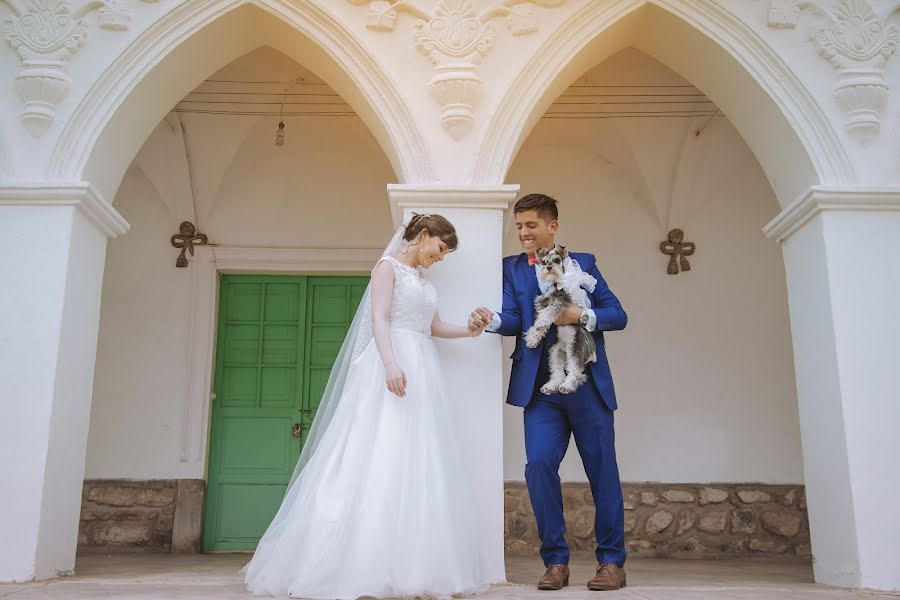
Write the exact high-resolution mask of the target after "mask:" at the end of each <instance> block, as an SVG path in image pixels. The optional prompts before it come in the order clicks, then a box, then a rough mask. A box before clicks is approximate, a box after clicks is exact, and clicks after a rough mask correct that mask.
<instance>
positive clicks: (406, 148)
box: [49, 0, 433, 199]
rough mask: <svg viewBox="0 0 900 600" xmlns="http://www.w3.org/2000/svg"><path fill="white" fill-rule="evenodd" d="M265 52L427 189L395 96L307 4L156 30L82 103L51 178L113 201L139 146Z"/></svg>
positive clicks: (185, 19)
mask: <svg viewBox="0 0 900 600" xmlns="http://www.w3.org/2000/svg"><path fill="white" fill-rule="evenodd" d="M263 45H268V46H272V47H273V48H276V49H278V50H279V51H281V52H282V53H284V54H286V55H287V56H290V57H291V58H293V59H294V60H296V61H297V62H298V63H301V64H303V65H304V66H305V67H307V68H309V69H310V70H312V71H313V72H315V73H316V74H317V75H318V76H319V77H321V78H322V79H323V80H324V81H326V82H327V83H328V84H329V85H330V86H331V87H332V88H333V89H334V90H335V91H336V92H337V93H338V94H340V95H341V96H342V97H343V98H344V100H346V101H347V102H348V103H349V104H350V105H351V106H352V107H353V109H354V111H355V112H356V113H357V115H359V117H360V118H361V119H362V121H363V122H364V123H365V124H366V126H367V127H368V128H369V129H370V131H371V132H372V134H373V136H374V137H375V138H376V140H377V141H378V143H379V145H380V146H381V148H382V149H383V150H384V152H385V154H386V155H387V157H388V160H389V161H390V163H391V165H392V167H393V169H394V172H395V174H396V176H397V179H398V180H399V181H400V182H432V181H433V176H432V171H431V166H430V164H429V159H428V153H427V151H426V147H425V144H424V143H423V142H422V140H421V139H420V137H419V134H418V131H417V130H416V128H415V126H414V123H413V119H412V116H411V115H410V114H409V112H408V110H407V107H406V104H405V103H404V102H403V100H402V98H401V96H400V94H399V93H398V92H397V90H396V88H395V87H394V86H393V84H392V83H391V81H390V79H389V78H388V77H387V76H386V75H385V74H384V73H383V72H382V70H381V69H380V68H379V66H378V64H377V63H376V62H375V61H374V60H373V59H372V57H371V56H370V55H369V54H368V53H367V52H366V51H365V49H364V48H363V47H362V45H361V44H360V43H359V42H358V40H357V39H356V38H355V37H354V36H353V35H352V34H351V33H350V32H349V31H348V30H347V29H346V28H344V27H343V26H342V25H341V24H340V23H339V22H337V21H336V20H335V19H334V18H333V17H331V16H330V15H328V14H327V13H326V12H325V11H323V10H322V9H321V8H320V7H318V6H316V5H315V3H314V2H312V1H311V0H251V1H248V0H212V1H208V2H201V3H195V2H185V3H181V4H178V5H177V6H175V7H174V8H173V9H172V10H171V11H170V12H169V13H167V14H166V15H165V16H163V17H162V18H160V19H158V20H157V21H155V22H154V23H153V24H152V25H150V27H149V28H148V29H147V30H146V31H144V32H143V33H142V34H141V35H140V36H139V37H138V38H137V39H136V40H135V41H134V42H133V43H132V44H130V45H129V46H128V47H127V48H126V49H125V51H124V52H122V53H121V54H120V55H119V56H117V57H116V59H115V61H114V62H113V63H112V64H111V65H110V67H109V68H107V69H106V71H105V72H104V73H103V74H102V75H101V76H100V77H99V78H98V80H97V81H96V83H95V84H94V85H93V86H92V88H91V90H90V91H89V92H88V93H87V94H85V96H84V97H83V98H82V100H81V102H80V103H79V105H78V107H77V108H76V110H75V111H74V113H73V115H72V118H71V119H69V121H68V122H67V123H66V125H65V128H64V130H63V132H62V134H61V136H60V138H59V142H58V143H57V145H56V147H55V148H54V151H53V154H52V157H51V161H50V165H49V175H50V177H51V178H58V179H72V180H88V181H92V182H93V183H94V184H95V185H96V187H97V188H98V189H99V190H100V192H101V193H102V194H103V195H104V196H105V197H106V198H109V199H111V198H112V197H114V195H115V190H116V189H117V188H118V185H119V183H120V182H121V179H122V176H123V175H124V172H125V169H126V168H127V167H128V164H129V163H130V162H131V160H132V159H133V157H134V156H135V154H136V153H137V151H138V150H139V149H140V147H141V145H142V144H143V142H144V140H145V139H146V138H147V136H148V135H149V134H150V132H151V131H152V130H153V128H154V127H155V126H156V125H157V124H158V123H159V121H160V120H161V119H162V118H163V116H164V115H165V114H166V113H167V112H168V111H169V110H170V109H171V108H172V106H174V105H175V103H176V102H177V101H178V100H180V99H181V98H182V97H184V96H185V95H186V94H187V93H188V92H190V91H191V90H192V89H194V87H196V85H198V84H199V83H200V82H201V81H203V80H204V79H205V78H206V77H208V76H209V75H210V74H211V73H214V72H216V71H217V70H218V69H220V68H222V67H224V66H225V65H227V64H228V63H230V62H231V61H233V60H235V59H237V58H238V57H240V56H242V55H244V54H246V53H247V52H250V51H251V50H253V49H255V48H258V47H259V46H263Z"/></svg>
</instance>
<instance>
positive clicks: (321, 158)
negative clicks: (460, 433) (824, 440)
mask: <svg viewBox="0 0 900 600" xmlns="http://www.w3.org/2000/svg"><path fill="white" fill-rule="evenodd" d="M279 56H280V55H278V54H277V53H271V52H269V51H265V52H263V51H261V52H259V53H257V54H256V55H255V56H251V57H248V58H247V59H246V60H243V61H238V62H237V63H235V65H233V66H232V67H231V70H230V71H228V72H227V73H224V74H219V75H217V76H216V77H217V78H226V77H238V76H246V72H245V71H256V72H258V71H259V70H260V68H261V67H260V65H271V64H281V63H279V61H280V60H281V58H283V57H281V58H279ZM242 70H243V71H242ZM242 72H244V75H241V73H242ZM216 77H214V78H216ZM579 83H580V84H584V83H589V84H595V85H626V84H627V85H631V86H637V85H661V86H676V85H686V84H687V82H685V81H684V80H683V79H682V78H680V77H679V76H678V75H676V74H674V73H673V72H671V71H669V70H668V69H666V68H664V67H662V66H661V65H659V64H658V63H656V62H655V61H653V60H652V59H650V58H649V57H647V56H646V55H643V54H641V53H640V52H637V51H626V52H623V53H621V54H619V55H616V56H615V57H613V58H612V59H610V60H609V61H607V62H606V63H604V64H603V65H601V66H600V67H598V68H597V69H595V70H593V71H592V72H591V73H589V74H588V75H587V76H586V77H585V78H582V79H581V80H580V81H579ZM626 108H627V107H626ZM553 110H556V108H554V109H553ZM181 118H182V119H183V122H184V124H185V129H186V131H187V136H186V139H187V143H188V146H189V148H190V149H191V157H192V162H191V164H192V170H193V174H194V188H195V189H194V191H193V196H194V197H196V201H195V202H191V197H192V192H191V189H190V187H191V185H190V181H191V180H190V178H189V176H188V173H187V170H186V166H185V165H186V162H185V160H184V158H183V156H184V146H183V144H184V141H183V139H185V138H184V136H181V135H180V134H179V132H178V125H177V121H175V120H171V119H170V120H169V121H167V122H163V123H161V124H160V126H159V127H158V128H157V130H156V131H155V132H154V134H153V135H152V136H151V138H150V139H149V140H148V141H147V143H146V144H145V146H144V148H143V149H142V151H141V152H140V153H139V155H138V157H137V159H136V161H135V163H134V164H133V165H132V167H131V169H130V170H129V172H128V175H127V176H126V178H125V180H124V182H123V185H122V187H121V189H120V192H119V195H118V196H117V202H116V207H117V208H118V209H119V210H120V211H121V212H122V213H123V215H124V216H125V217H126V218H127V219H128V221H129V222H130V223H131V225H132V229H131V232H130V233H129V234H128V235H126V236H124V237H122V238H120V239H117V240H113V241H112V242H111V243H110V250H109V253H108V260H107V277H106V278H105V281H104V295H103V314H102V319H101V332H100V343H99V350H98V366H97V375H96V384H95V393H94V403H93V410H92V420H91V435H90V440H89V444H88V461H87V475H86V476H87V477H91V478H95V477H130V478H144V477H200V476H202V475H203V474H202V470H199V471H198V469H199V467H198V466H197V465H191V464H189V463H181V462H179V458H178V453H179V448H180V437H179V436H180V432H181V426H182V424H181V423H180V421H179V419H180V418H182V414H183V398H184V394H185V378H186V377H187V373H186V371H185V369H186V367H185V365H186V357H187V352H188V341H187V333H186V328H187V321H188V309H189V302H190V289H191V288H190V286H191V281H190V269H185V270H182V269H175V268H174V266H173V264H174V260H175V257H176V255H177V253H176V251H175V250H174V249H173V248H171V247H170V246H169V244H168V238H169V236H171V235H172V233H174V232H175V230H176V228H177V225H178V222H179V221H180V220H181V219H182V218H187V217H185V215H187V214H189V213H190V212H191V211H192V210H193V205H194V204H196V220H197V222H198V223H199V224H200V228H201V231H203V232H204V233H206V234H207V235H209V236H210V240H212V241H214V242H216V243H219V244H237V245H256V246H259V245H266V246H307V247H380V246H381V245H382V244H383V243H384V240H383V238H384V237H385V232H386V231H389V230H390V227H391V226H390V219H389V212H388V203H387V200H386V194H385V191H384V184H385V183H386V182H388V181H391V180H392V173H391V171H390V168H389V166H388V164H387V160H386V159H385V158H384V156H383V154H381V153H380V152H379V151H378V149H377V146H376V145H375V144H374V140H372V138H371V136H368V135H367V134H366V131H365V129H364V128H363V127H362V124H361V123H360V122H359V121H357V120H355V119H353V118H338V119H335V118H331V119H326V118H319V119H313V118H304V119H296V120H294V121H288V122H287V132H288V136H287V144H286V145H285V146H284V147H283V148H281V149H277V150H276V149H275V147H274V145H273V144H272V136H273V134H274V123H272V122H271V119H258V118H252V117H234V116H228V117H215V116H211V115H181ZM223 119H227V121H223ZM704 121H706V119H705V118H703V119H697V118H695V119H659V118H645V119H604V120H596V119H594V120H584V119H581V120H575V119H562V120H550V119H545V120H543V121H542V122H541V123H540V124H539V125H538V127H537V128H536V129H535V131H534V133H533V134H532V136H531V138H529V140H528V141H527V142H526V144H525V146H524V147H523V150H522V152H521V153H520V155H519V156H518V158H517V160H516V163H515V165H514V167H513V170H512V172H511V173H510V178H509V181H510V182H511V183H519V184H521V185H522V190H523V193H527V192H529V191H536V190H541V191H545V192H548V193H552V194H555V195H557V196H558V197H559V198H560V199H561V201H562V202H563V215H562V224H563V227H562V231H561V234H560V240H561V241H562V242H563V243H567V244H569V245H570V246H571V247H573V248H575V249H577V250H584V251H591V252H594V253H596V254H597V255H598V259H599V264H600V267H601V269H602V271H603V273H604V275H605V276H606V277H607V279H608V280H609V282H610V285H611V286H612V289H613V290H614V291H615V292H616V293H617V294H618V295H619V297H620V299H621V300H622V302H623V305H624V306H625V308H626V310H627V311H628V313H629V315H630V318H631V322H630V325H629V328H628V329H627V330H626V331H625V332H623V333H614V334H610V336H609V346H608V351H609V353H610V360H611V362H612V367H613V373H614V377H615V380H616V385H617V389H618V392H619V395H620V398H621V405H622V410H621V411H620V412H619V413H618V414H617V418H618V427H617V430H618V448H619V456H620V458H619V460H620V467H621V469H622V477H623V479H624V480H626V481H644V480H649V481H765V482H799V481H801V480H802V468H801V456H800V445H799V429H798V424H797V412H796V411H797V409H796V400H795V392H794V378H793V368H792V364H793V362H792V356H791V341H790V333H789V321H788V317H787V301H786V292H785V287H784V285H785V284H784V268H783V266H782V261H781V256H780V251H779V248H778V247H777V245H776V244H775V243H774V242H771V241H768V240H766V239H764V238H763V236H762V233H761V231H760V229H761V227H762V226H763V225H764V224H765V223H766V222H767V221H768V220H769V219H770V217H771V216H772V215H774V214H775V213H777V210H778V209H777V203H776V202H775V199H774V197H773V195H772V192H771V189H770V188H769V186H768V184H767V182H766V178H765V176H764V175H763V174H762V172H761V171H760V169H759V166H758V164H757V163H756V161H755V159H754V158H753V156H752V154H751V153H750V152H749V150H748V149H747V147H746V145H745V144H744V143H743V142H742V140H741V139H740V136H739V135H738V134H737V133H736V132H735V130H734V129H733V128H732V127H731V126H730V125H729V124H728V122H727V120H725V119H723V118H721V117H716V118H715V119H713V120H712V121H711V122H710V123H709V125H708V126H707V128H706V129H705V131H704V133H703V134H702V135H701V136H700V137H699V138H697V137H695V136H694V135H693V133H692V131H693V128H696V127H699V126H702V125H703V122H704ZM173 123H174V124H175V125H174V127H173V125H172V124H173ZM679 155H680V156H681V160H680V162H679V161H678V160H677V158H678V156H679ZM676 163H677V164H676ZM679 164H680V166H678V165H679ZM348 172H349V173H352V176H351V177H348V176H347V173H348ZM676 174H677V175H676ZM334 179H337V180H339V181H340V185H338V186H334V185H333V183H332V182H333V180H334ZM670 200H671V201H670ZM667 214H669V215H670V217H669V218H670V219H672V222H671V226H672V227H674V226H681V227H683V228H685V229H686V231H687V234H688V238H689V239H690V240H691V241H695V242H696V243H697V244H698V245H699V247H700V250H699V251H698V254H697V255H696V256H695V257H694V258H693V259H692V261H693V264H694V266H695V269H694V270H693V271H692V272H690V273H688V274H685V275H679V276H678V277H671V276H668V275H666V274H665V265H666V257H664V256H663V255H662V254H660V253H659V250H658V243H659V242H660V241H661V240H662V239H663V238H664V236H665V233H666V231H668V229H669V228H671V227H669V226H668V224H667V223H666V215H667ZM582 215H584V216H585V217H587V218H582ZM463 242H464V244H466V246H467V247H469V246H470V245H471V244H472V243H477V242H473V241H471V240H469V241H466V240H463ZM505 248H506V251H507V252H508V253H514V252H517V251H518V246H517V245H516V242H515V239H514V234H513V231H512V229H510V230H509V231H508V233H507V239H506V240H505ZM446 316H448V317H452V315H446ZM507 343H509V342H507ZM457 350H459V351H462V347H461V348H459V349H457V348H456V346H454V347H453V352H456V351H457ZM508 354H509V351H507V352H506V354H505V355H508ZM506 368H507V369H508V364H507V367H506ZM498 401H499V399H498ZM505 410H506V412H505V442H504V453H505V473H504V475H505V478H506V479H511V480H520V479H522V473H523V471H524V450H523V441H522V433H521V411H520V410H519V409H513V408H507V409H505ZM562 475H563V477H564V479H567V480H580V479H583V478H584V474H583V470H582V468H581V465H580V462H579V461H578V457H577V454H576V453H574V452H572V453H571V455H570V456H569V457H568V458H567V459H566V461H565V463H564V465H563V469H562Z"/></svg>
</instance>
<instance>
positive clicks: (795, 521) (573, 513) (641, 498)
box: [505, 482, 811, 560]
mask: <svg viewBox="0 0 900 600" xmlns="http://www.w3.org/2000/svg"><path fill="white" fill-rule="evenodd" d="M622 491H623V494H624V498H625V539H626V544H627V547H628V551H629V553H630V555H631V556H647V557H670V558H725V557H751V556H759V557H769V558H771V557H781V558H786V557H793V558H799V559H802V560H808V559H809V558H810V557H811V551H810V542H809V525H808V522H807V516H806V497H805V493H804V488H803V487H802V486H796V485H794V486H781V485H735V484H709V485H706V484H704V485H697V484H693V485H666V484H650V483H645V484H638V483H626V484H623V486H622ZM563 506H564V514H565V519H566V530H567V532H566V539H567V541H568V542H569V545H570V547H571V548H572V549H573V550H593V549H594V531H593V525H594V501H593V498H592V497H591V490H590V488H589V487H588V485H587V484H586V483H565V484H563ZM505 538H506V551H507V552H508V553H511V554H529V555H530V554H537V552H538V549H539V548H540V541H539V540H538V536H537V528H536V526H535V522H534V513H533V512H532V510H531V501H530V499H529V497H528V490H527V489H526V487H525V484H524V483H519V482H507V483H506V499H505Z"/></svg>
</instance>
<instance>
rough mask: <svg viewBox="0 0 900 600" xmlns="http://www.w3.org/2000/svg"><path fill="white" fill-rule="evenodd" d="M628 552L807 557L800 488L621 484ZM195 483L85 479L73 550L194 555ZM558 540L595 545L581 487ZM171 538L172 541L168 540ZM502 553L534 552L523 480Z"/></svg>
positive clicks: (510, 491) (568, 491)
mask: <svg viewBox="0 0 900 600" xmlns="http://www.w3.org/2000/svg"><path fill="white" fill-rule="evenodd" d="M622 487H623V493H624V497H625V537H626V544H627V546H628V550H629V553H630V554H631V556H648V557H671V558H726V557H768V558H772V557H779V558H782V559H786V558H789V557H793V558H795V559H801V560H809V559H810V556H811V552H810V543H809V525H808V523H807V516H806V496H805V493H804V488H803V486H796V485H793V486H782V485H737V484H708V485H707V484H703V485H698V484H691V485H683V484H679V485H667V484H659V483H643V484H638V483H626V484H623V486H622ZM205 492H206V489H205V484H204V482H203V481H202V480H187V479H185V480H150V481H131V480H88V481H85V482H84V490H83V492H82V508H81V527H80V530H79V534H78V544H79V547H82V548H88V547H103V548H104V549H106V550H129V551H131V550H146V551H156V552H199V551H201V535H202V522H203V505H204V503H205V497H206V493H205ZM563 505H564V509H565V517H566V526H567V527H566V528H567V533H566V538H567V539H568V541H569V545H570V546H571V548H572V549H573V550H576V551H578V550H588V551H590V550H593V548H594V531H593V525H594V501H593V498H592V497H591V490H590V488H589V487H588V485H587V484H586V483H565V484H563ZM173 539H174V543H173ZM505 547H506V551H507V552H508V553H510V554H526V555H535V554H537V552H538V549H539V547H540V541H539V540H538V537H537V529H536V526H535V522H534V514H533V513H532V510H531V501H530V499H529V497H528V490H527V489H526V487H525V484H524V483H521V482H506V498H505Z"/></svg>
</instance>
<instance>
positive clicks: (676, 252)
mask: <svg viewBox="0 0 900 600" xmlns="http://www.w3.org/2000/svg"><path fill="white" fill-rule="evenodd" d="M668 237H669V239H668V240H667V241H665V242H661V243H660V244H659V250H660V252H662V253H663V254H666V255H668V256H669V266H668V267H667V268H666V273H668V274H669V275H678V272H679V271H678V267H679V265H680V266H681V270H682V271H690V270H691V263H689V262H688V259H687V257H688V256H690V255H692V254H693V253H694V251H695V250H697V245H696V244H695V243H694V242H685V241H684V232H683V231H682V230H680V229H673V230H672V231H670V232H669V236H668Z"/></svg>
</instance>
